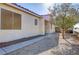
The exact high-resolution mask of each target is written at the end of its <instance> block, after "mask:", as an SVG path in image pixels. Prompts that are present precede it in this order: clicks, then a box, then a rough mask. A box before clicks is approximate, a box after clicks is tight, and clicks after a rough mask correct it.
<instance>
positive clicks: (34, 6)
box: [17, 3, 51, 15]
mask: <svg viewBox="0 0 79 59" xmlns="http://www.w3.org/2000/svg"><path fill="white" fill-rule="evenodd" d="M17 4H18V5H21V6H23V7H25V8H27V9H29V10H31V11H33V12H35V13H37V14H39V15H45V14H48V7H49V6H50V5H51V4H43V3H17Z"/></svg>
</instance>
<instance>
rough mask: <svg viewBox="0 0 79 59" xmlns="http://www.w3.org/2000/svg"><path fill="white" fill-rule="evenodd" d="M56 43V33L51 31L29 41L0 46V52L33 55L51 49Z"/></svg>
mask: <svg viewBox="0 0 79 59" xmlns="http://www.w3.org/2000/svg"><path fill="white" fill-rule="evenodd" d="M57 45H58V34H57V33H52V34H47V35H46V36H41V37H38V38H34V39H32V40H29V41H25V42H21V43H18V44H15V45H11V46H7V47H3V48H0V54H1V55H2V54H7V55H34V54H39V53H41V52H43V51H46V50H48V49H51V48H53V47H55V46H57Z"/></svg>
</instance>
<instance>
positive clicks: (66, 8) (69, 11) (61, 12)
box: [49, 3, 78, 39]
mask: <svg viewBox="0 0 79 59" xmlns="http://www.w3.org/2000/svg"><path fill="white" fill-rule="evenodd" d="M49 11H50V12H51V13H50V15H51V16H50V17H51V20H53V23H54V24H55V25H56V26H57V27H59V29H60V31H61V33H62V37H63V39H64V38H65V37H64V35H65V32H66V31H67V30H68V29H69V28H72V27H73V25H74V24H75V20H76V19H77V16H78V11H77V9H76V8H75V7H73V6H72V4H69V3H63V4H55V5H54V7H53V8H52V9H51V8H49Z"/></svg>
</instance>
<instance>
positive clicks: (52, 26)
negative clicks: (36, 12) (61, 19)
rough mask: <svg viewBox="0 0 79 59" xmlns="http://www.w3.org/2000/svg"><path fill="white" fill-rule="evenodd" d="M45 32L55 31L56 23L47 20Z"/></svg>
mask: <svg viewBox="0 0 79 59" xmlns="http://www.w3.org/2000/svg"><path fill="white" fill-rule="evenodd" d="M45 32H46V33H53V32H55V25H54V24H52V25H51V23H50V22H49V21H45Z"/></svg>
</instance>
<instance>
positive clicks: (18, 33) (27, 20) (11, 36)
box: [0, 4, 44, 42]
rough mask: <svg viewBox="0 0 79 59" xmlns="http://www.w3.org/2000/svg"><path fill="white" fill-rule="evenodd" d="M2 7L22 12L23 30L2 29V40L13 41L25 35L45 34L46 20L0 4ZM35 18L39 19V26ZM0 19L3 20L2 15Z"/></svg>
mask: <svg viewBox="0 0 79 59" xmlns="http://www.w3.org/2000/svg"><path fill="white" fill-rule="evenodd" d="M0 8H4V9H7V10H10V11H13V12H16V13H19V14H21V25H22V26H21V27H22V28H21V30H1V29H0V42H8V41H12V40H16V39H20V38H24V37H30V36H36V35H42V34H44V20H42V19H40V18H38V17H35V16H32V15H30V14H27V13H24V12H22V11H19V10H17V9H15V8H12V7H10V6H7V5H4V4H0ZM34 19H38V25H37V26H35V25H34ZM0 20H1V17H0Z"/></svg>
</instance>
